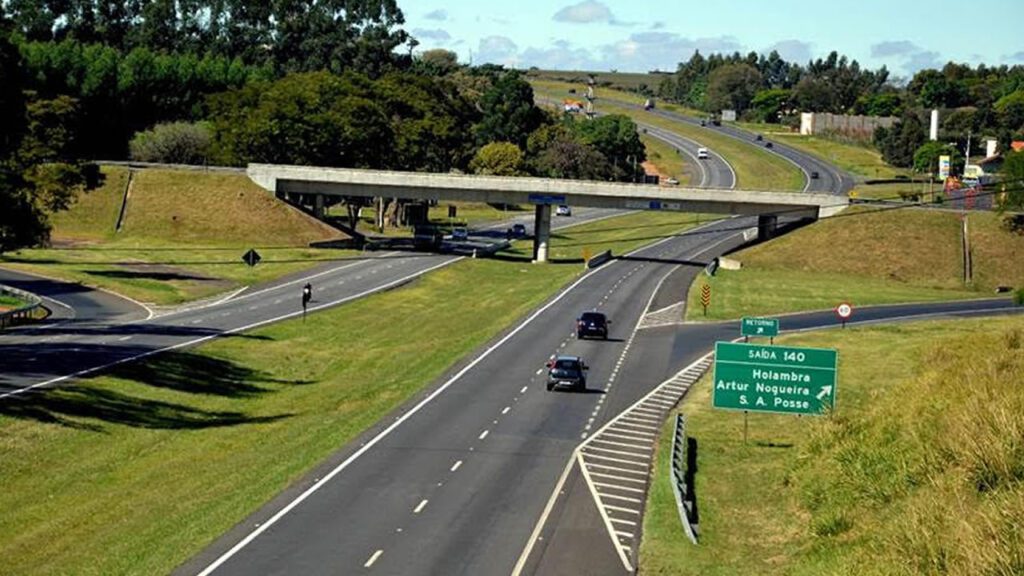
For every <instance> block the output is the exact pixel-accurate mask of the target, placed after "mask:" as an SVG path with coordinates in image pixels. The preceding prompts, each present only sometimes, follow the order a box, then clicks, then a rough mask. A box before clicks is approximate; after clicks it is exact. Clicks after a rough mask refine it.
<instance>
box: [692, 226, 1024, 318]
mask: <svg viewBox="0 0 1024 576" xmlns="http://www.w3.org/2000/svg"><path fill="white" fill-rule="evenodd" d="M874 210H875V209H868V208H860V209H851V210H850V211H848V212H846V213H844V217H839V218H829V219H825V220H822V221H820V222H818V223H816V224H814V225H812V226H809V227H806V228H802V229H800V230H797V231H795V232H792V233H790V234H787V235H785V236H783V237H781V238H776V239H774V240H772V241H770V242H767V243H764V244H760V245H757V246H754V247H752V248H748V249H745V250H742V251H740V252H738V253H736V254H733V255H731V256H730V258H732V259H735V260H739V261H740V262H741V263H742V265H743V267H742V269H740V270H737V271H729V270H720V271H719V272H718V273H717V275H716V276H715V277H713V278H709V277H707V276H706V275H704V276H701V277H700V278H699V279H698V280H697V282H695V283H694V284H693V286H691V289H690V293H689V297H688V305H687V308H688V309H687V318H688V319H691V320H700V319H702V318H703V316H702V308H701V306H700V290H701V288H700V286H701V285H702V284H704V283H707V284H709V285H711V291H712V303H711V307H710V308H709V309H708V319H726V318H738V317H740V316H746V315H757V314H781V313H785V312H796V311H801V310H814V309H827V308H833V307H835V306H836V305H837V304H839V303H840V302H843V301H846V302H849V303H850V304H852V305H853V306H854V308H856V307H857V306H864V305H871V304H889V303H897V302H927V301H936V300H952V299H962V298H978V297H985V296H991V295H992V290H993V289H994V288H995V287H996V286H999V285H1007V286H1022V285H1024V237H1021V236H1018V235H1014V234H1011V233H1009V232H1006V231H1005V230H1003V229H1002V228H1001V227H1000V220H999V217H998V216H997V215H995V214H989V213H977V214H972V215H971V217H970V226H969V228H970V234H971V243H972V246H973V255H974V257H973V264H974V283H973V285H972V286H970V287H965V286H964V285H963V283H962V274H963V269H962V266H963V264H962V262H963V258H962V256H961V251H960V220H959V216H958V215H957V214H956V213H953V212H939V211H925V210H910V209H902V210H888V211H880V212H876V211H874ZM857 212H861V213H863V214H864V215H858V216H850V217H845V215H846V214H856V213H857Z"/></svg>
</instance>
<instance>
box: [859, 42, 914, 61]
mask: <svg viewBox="0 0 1024 576" xmlns="http://www.w3.org/2000/svg"><path fill="white" fill-rule="evenodd" d="M920 51H921V47H920V46H918V45H917V44H914V43H913V42H910V41H907V40H896V41H891V42H879V43H878V44H872V45H871V57H872V58H888V57H890V56H910V55H911V54H913V53H915V52H920Z"/></svg>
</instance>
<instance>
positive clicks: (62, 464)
mask: <svg viewBox="0 0 1024 576" xmlns="http://www.w3.org/2000/svg"><path fill="white" fill-rule="evenodd" d="M694 223H695V217H694V216H693V215H684V214H667V213H666V214H660V213H659V214H650V213H640V214H631V215H627V216H623V217H618V218H614V219H609V220H605V221H601V222H596V223H592V224H587V225H583V226H580V227H578V228H576V229H570V230H565V231H561V232H559V234H558V235H557V236H556V237H554V238H553V240H552V248H553V256H554V257H555V258H556V259H568V260H571V259H573V258H578V256H579V254H580V252H581V250H582V249H583V248H584V247H586V248H588V249H590V250H592V251H595V252H596V251H597V250H600V249H604V248H613V249H614V250H615V252H616V253H622V252H625V251H627V250H629V249H631V248H633V247H636V246H639V245H641V244H644V243H647V242H650V241H651V240H652V238H651V237H652V236H655V235H660V236H666V235H668V234H671V233H672V232H675V231H678V230H682V229H685V228H687V227H690V226H692V225H693V224H694ZM519 244H523V246H517V247H518V248H521V249H522V251H523V252H524V253H525V252H527V251H528V247H527V246H525V243H517V245H519ZM512 259H513V261H498V260H491V259H466V260H464V261H462V262H459V263H457V264H455V265H452V266H450V267H448V268H445V269H442V270H440V271H437V272H435V273H432V274H430V275H427V276H425V277H423V278H421V279H420V280H418V281H416V282H415V283H413V284H411V285H409V286H407V287H404V288H402V289H399V290H394V291H390V292H386V293H382V294H378V295H375V296H371V297H368V298H365V299H362V300H359V301H356V302H352V303H350V304H346V305H344V306H340V307H338V308H334V309H331V310H328V311H325V312H323V313H319V314H315V315H313V316H311V317H310V318H309V319H308V320H307V321H306V322H305V323H302V322H300V321H289V322H282V323H279V324H275V325H273V326H269V327H266V328H263V329H260V330H256V331H253V332H250V333H247V334H245V335H240V336H237V337H231V338H225V339H222V340H217V341H214V342H212V343H209V344H206V345H204V346H202V347H200V348H197V349H193V350H189V351H186V352H178V353H169V354H165V355H162V356H160V357H158V358H156V359H153V360H150V361H148V362H144V363H139V364H133V365H129V366H125V367H120V368H117V369H115V370H113V371H112V372H111V373H110V374H107V375H104V376H102V377H95V378H88V379H85V380H82V381H80V382H77V383H74V384H71V385H68V386H64V387H61V388H59V389H55V390H53V391H50V392H47V393H46V394H37V395H32V396H28V397H25V398H23V399H20V400H19V401H16V402H4V403H0V453H2V454H3V458H0V484H2V485H3V486H4V490H2V491H0V510H3V511H4V513H3V514H0V558H3V567H4V571H5V572H10V573H14V574H47V573H67V574H84V575H89V574H96V575H100V574H129V573H131V574H164V573H167V572H169V571H170V570H171V569H172V568H173V567H174V566H176V565H178V564H179V563H181V562H183V561H184V560H186V559H188V558H189V557H191V556H192V555H193V554H195V553H197V552H198V551H199V550H200V549H201V548H202V547H203V546H204V545H206V544H207V543H209V542H210V541H211V540H213V539H214V538H216V537H217V536H219V535H220V534H222V533H223V532H225V531H226V530H227V529H229V528H230V527H231V526H233V525H234V524H235V523H236V522H238V521H240V520H241V519H243V518H244V517H245V516H246V515H247V514H248V513H250V512H252V511H253V510H254V509H256V508H257V507H258V506H260V505H261V504H263V503H264V502H266V501H268V500H269V499H270V498H272V497H273V496H274V495H276V494H277V493H279V492H280V491H281V490H282V489H283V488H285V487H286V486H288V485H289V484H291V483H292V482H294V481H295V480H296V479H297V478H299V477H300V476H301V475H302V474H303V473H304V472H305V471H307V470H309V469H310V468H311V467H313V466H314V465H315V464H316V463H318V462H320V461H322V460H323V459H324V458H325V457H326V456H327V455H328V454H330V453H331V452H333V451H334V450H336V449H337V448H338V447H339V446H342V445H344V444H345V443H347V442H349V441H350V440H352V439H353V438H354V437H355V436H356V435H358V434H359V433H360V432H362V431H363V430H365V429H367V428H368V427H370V426H372V425H373V424H374V423H375V422H377V421H378V420H380V419H381V418H382V417H383V416H384V415H385V414H387V413H389V412H390V411H391V410H393V409H395V408H396V407H397V406H399V405H400V404H402V403H403V402H404V401H406V400H408V399H409V398H411V397H413V396H415V395H416V394H417V393H419V391H421V390H422V389H423V387H424V386H425V385H426V384H427V383H429V382H432V381H434V380H435V379H437V378H438V377H440V376H441V375H442V374H444V373H445V371H446V370H448V369H449V367H450V366H451V365H452V364H453V363H454V362H456V361H458V360H459V359H460V358H463V357H464V356H465V355H466V354H468V353H470V352H471V351H473V350H475V349H477V348H479V346H481V345H482V344H483V343H485V342H486V341H488V340H489V339H491V338H492V337H494V335H495V334H497V333H499V332H500V331H501V330H503V329H505V328H506V327H507V326H509V325H510V324H512V323H513V322H515V321H516V320H517V319H519V318H521V317H522V316H523V315H524V314H525V313H526V312H527V311H528V310H530V309H532V308H535V307H536V306H537V305H539V304H540V303H541V302H543V301H544V300H545V299H547V298H548V297H550V296H551V295H552V294H553V293H554V292H556V291H557V290H558V289H559V288H560V287H562V286H564V285H565V284H566V283H567V282H569V281H571V280H572V279H573V278H575V277H577V276H578V275H579V274H580V273H581V271H582V267H581V266H579V265H578V264H574V263H570V264H565V265H557V264H554V265H548V266H536V265H532V264H529V258H528V257H527V256H523V257H522V260H521V261H520V262H516V261H515V256H514V255H513V256H512ZM453 287H458V289H453ZM437 342H444V343H445V346H443V347H438V346H437ZM254 343H255V344H256V345H254ZM196 374H203V375H205V376H204V378H202V379H196ZM41 542H42V543H44V544H40V543H41Z"/></svg>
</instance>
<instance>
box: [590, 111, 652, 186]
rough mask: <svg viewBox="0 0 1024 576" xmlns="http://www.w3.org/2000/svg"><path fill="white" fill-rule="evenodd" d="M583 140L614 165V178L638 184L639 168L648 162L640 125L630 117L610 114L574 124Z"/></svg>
mask: <svg viewBox="0 0 1024 576" xmlns="http://www.w3.org/2000/svg"><path fill="white" fill-rule="evenodd" d="M571 126H572V127H573V128H574V131H575V133H576V134H577V135H578V137H579V140H580V141H581V142H583V143H584V144H587V145H589V146H591V147H593V148H594V149H595V150H597V151H598V152H600V153H601V154H602V155H603V156H604V157H605V158H606V159H607V161H609V162H611V163H612V170H613V174H612V177H613V178H614V179H616V180H627V181H628V180H634V179H635V178H636V174H635V173H634V171H635V166H637V165H639V164H640V163H641V162H643V161H644V160H646V159H647V151H646V148H644V143H643V142H641V141H640V135H639V134H638V133H637V127H636V124H635V123H634V122H633V120H632V119H631V118H630V117H629V116H624V115H622V114H610V115H608V116H599V117H597V118H594V119H592V120H588V121H586V122H574V123H573V124H571Z"/></svg>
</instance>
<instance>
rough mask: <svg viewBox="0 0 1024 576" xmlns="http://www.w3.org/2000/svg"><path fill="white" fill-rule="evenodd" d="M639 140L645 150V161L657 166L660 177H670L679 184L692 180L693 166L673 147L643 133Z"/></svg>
mask: <svg viewBox="0 0 1024 576" xmlns="http://www.w3.org/2000/svg"><path fill="white" fill-rule="evenodd" d="M640 140H641V141H642V142H643V143H644V148H645V149H646V150H647V161H648V162H650V163H651V164H653V165H654V167H655V168H657V170H658V173H659V174H660V175H661V176H662V178H668V177H672V178H675V179H676V180H679V184H680V185H681V186H687V185H689V184H691V183H692V182H693V179H694V173H693V167H692V166H690V165H689V164H688V163H686V162H684V161H683V156H682V154H680V153H679V152H677V151H676V149H675V148H673V147H672V146H669V145H668V144H666V143H664V142H663V141H661V140H658V139H657V138H654V137H652V136H648V135H646V134H643V135H641V136H640Z"/></svg>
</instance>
